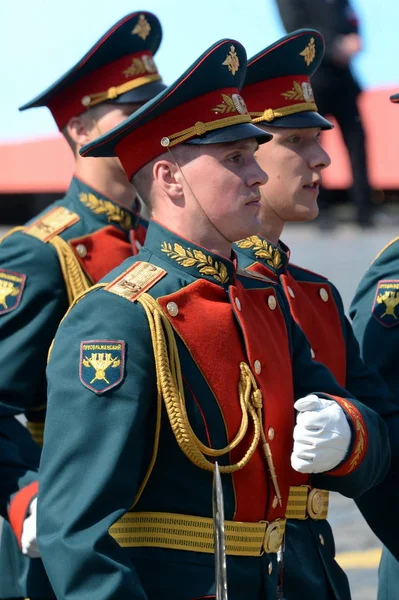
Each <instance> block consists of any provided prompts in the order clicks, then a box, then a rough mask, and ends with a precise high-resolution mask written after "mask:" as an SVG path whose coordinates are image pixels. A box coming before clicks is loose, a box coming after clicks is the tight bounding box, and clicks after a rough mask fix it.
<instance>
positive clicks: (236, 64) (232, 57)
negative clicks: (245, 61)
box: [222, 46, 240, 75]
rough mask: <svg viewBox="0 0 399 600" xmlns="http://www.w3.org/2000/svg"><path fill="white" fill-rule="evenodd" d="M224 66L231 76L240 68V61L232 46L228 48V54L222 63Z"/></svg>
mask: <svg viewBox="0 0 399 600" xmlns="http://www.w3.org/2000/svg"><path fill="white" fill-rule="evenodd" d="M222 65H225V66H226V67H227V68H228V69H229V71H230V72H231V74H232V75H235V74H236V73H237V71H238V69H239V68H240V60H239V58H238V56H237V52H236V49H235V47H234V46H230V52H229V53H228V55H227V56H226V60H225V61H224V62H223V63H222Z"/></svg>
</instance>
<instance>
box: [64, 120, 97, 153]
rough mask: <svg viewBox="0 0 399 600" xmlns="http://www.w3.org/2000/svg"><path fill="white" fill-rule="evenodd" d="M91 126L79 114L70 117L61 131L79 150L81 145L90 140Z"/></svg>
mask: <svg viewBox="0 0 399 600" xmlns="http://www.w3.org/2000/svg"><path fill="white" fill-rule="evenodd" d="M90 131H91V128H90V127H89V126H88V123H87V120H86V119H84V118H83V117H82V116H81V115H79V116H77V117H72V118H71V119H69V121H68V123H67V124H66V126H65V128H64V130H63V133H64V135H65V137H66V138H67V141H69V143H70V145H71V142H72V144H73V145H74V146H75V148H77V149H78V150H79V148H81V147H82V146H84V145H85V144H87V143H88V142H89V141H90V140H91V134H90Z"/></svg>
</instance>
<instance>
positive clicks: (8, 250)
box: [0, 177, 144, 598]
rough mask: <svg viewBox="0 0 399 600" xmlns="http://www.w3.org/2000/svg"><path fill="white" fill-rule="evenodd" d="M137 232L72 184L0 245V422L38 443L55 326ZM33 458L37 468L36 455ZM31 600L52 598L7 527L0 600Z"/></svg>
mask: <svg viewBox="0 0 399 600" xmlns="http://www.w3.org/2000/svg"><path fill="white" fill-rule="evenodd" d="M140 226H141V220H140V218H139V217H138V215H136V214H135V213H133V212H131V211H128V210H126V209H124V208H122V207H120V206H119V205H117V204H116V203H115V202H113V201H112V200H110V199H109V198H105V197H104V196H101V195H99V194H98V192H96V191H95V190H94V189H92V188H91V187H89V186H88V185H86V184H85V183H84V182H83V181H81V180H80V179H79V178H77V177H74V178H73V180H72V182H71V185H70V187H69V189H68V191H67V193H66V195H65V197H64V198H62V199H61V200H59V201H57V202H55V203H54V204H52V205H51V206H50V207H49V208H48V209H47V210H46V211H45V212H44V213H42V214H41V215H39V216H38V217H36V218H35V219H34V220H33V221H31V222H30V223H28V224H27V225H26V226H25V227H22V228H18V230H16V231H13V232H11V233H10V234H9V235H8V236H7V237H6V238H5V239H4V240H3V242H2V243H1V244H0V336H1V338H2V339H3V340H6V342H5V343H3V344H2V351H1V353H0V370H1V373H2V377H1V385H0V402H1V404H0V415H1V417H0V421H1V419H2V418H4V417H5V416H6V415H8V414H9V412H10V411H13V412H25V415H26V417H27V419H28V428H29V429H30V431H31V433H32V436H33V438H34V439H35V441H36V442H37V443H39V444H41V443H42V439H43V427H44V419H45V412H46V411H45V406H46V386H47V384H46V374H45V370H46V363H47V353H48V349H49V347H50V344H51V341H52V339H53V338H54V335H55V332H56V330H57V327H58V324H59V322H60V321H61V319H62V317H63V315H64V314H65V312H66V310H67V309H68V306H69V304H70V302H71V301H72V300H73V299H74V298H75V296H76V295H78V294H79V293H81V292H83V291H84V290H86V289H88V288H89V287H90V286H91V285H92V284H93V283H95V282H96V281H98V280H99V279H101V277H103V276H104V275H105V274H106V273H107V272H108V271H110V270H111V269H112V268H113V267H115V266H116V265H118V264H119V263H121V262H122V261H123V260H124V259H125V258H126V257H128V256H131V255H132V254H133V253H135V252H136V253H137V251H138V250H137V246H136V238H132V239H131V235H130V234H131V232H132V231H133V234H134V233H136V234H137V233H142V232H141V230H139V229H138V228H139V227H140ZM135 229H137V232H135V231H134V230H135ZM136 237H137V236H136ZM132 242H133V245H132ZM141 242H142V243H144V239H143V238H141ZM34 445H35V446H36V444H34ZM32 457H36V459H35V462H34V467H35V468H36V469H38V467H39V457H40V452H39V448H37V451H36V452H33V453H32ZM19 514H20V516H21V518H22V517H23V516H24V515H23V512H20V513H19ZM21 526H22V525H21V523H20V525H19V526H17V529H18V530H21ZM31 596H32V597H53V594H52V591H51V589H50V586H49V585H48V580H47V577H46V574H45V572H44V569H43V565H42V562H41V560H40V559H34V560H32V559H30V558H28V557H26V556H24V555H23V554H22V553H21V551H20V549H19V547H18V540H17V539H16V538H15V535H14V533H13V532H12V531H11V528H10V527H9V526H8V525H7V524H5V526H4V528H3V533H2V537H1V551H0V597H2V598H17V597H31Z"/></svg>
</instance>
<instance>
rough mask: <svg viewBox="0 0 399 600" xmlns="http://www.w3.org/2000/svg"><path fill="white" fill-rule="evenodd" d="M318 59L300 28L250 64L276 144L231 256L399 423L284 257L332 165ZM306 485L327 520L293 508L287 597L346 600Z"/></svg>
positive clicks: (346, 326) (248, 86)
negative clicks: (252, 224)
mask: <svg viewBox="0 0 399 600" xmlns="http://www.w3.org/2000/svg"><path fill="white" fill-rule="evenodd" d="M323 53H324V40H323V38H322V36H321V35H320V34H319V33H318V32H317V31H315V30H298V31H295V32H292V33H291V34H289V35H287V36H285V37H283V38H282V39H280V40H278V41H277V42H275V43H274V44H272V45H271V46H269V47H268V48H266V49H265V50H263V51H262V52H259V53H258V54H257V55H256V56H254V57H253V58H252V59H250V60H249V61H248V69H247V76H246V82H245V85H244V88H243V90H242V94H243V97H244V99H245V101H246V104H247V107H248V111H249V113H250V114H251V115H252V117H253V121H254V122H255V123H256V124H258V125H259V126H261V127H262V129H265V130H266V131H268V132H269V133H272V134H273V139H272V141H271V142H270V144H268V145H267V146H264V147H261V148H260V149H259V151H258V160H259V163H260V165H261V166H262V167H263V168H264V170H265V171H266V172H267V173H268V175H269V180H268V182H267V183H266V185H264V186H263V187H262V188H261V192H262V202H261V204H262V205H261V211H260V221H261V227H260V229H259V234H258V235H253V236H250V237H248V238H246V239H243V240H241V241H239V242H238V243H237V244H235V251H236V253H237V256H238V263H239V265H240V266H241V267H243V268H246V269H249V270H250V271H251V272H256V273H259V274H262V275H264V276H267V277H271V278H272V279H273V280H275V281H279V282H280V284H281V286H282V288H283V290H284V293H285V296H286V299H287V301H288V304H289V306H290V311H291V314H292V316H293V318H294V319H295V321H296V322H297V323H298V325H299V326H300V327H301V328H302V330H303V331H304V333H305V335H306V337H307V339H308V340H309V342H310V345H311V354H312V357H313V358H315V360H318V361H320V362H322V363H324V364H325V365H327V366H328V368H329V369H330V371H331V372H332V373H333V374H334V375H335V377H336V379H337V381H338V382H339V383H340V384H341V385H342V386H344V387H346V388H347V389H348V390H349V391H350V392H351V393H352V394H353V395H354V396H355V397H357V398H358V399H359V400H361V401H362V402H363V403H364V404H366V405H367V406H370V407H371V408H374V409H377V408H378V409H379V410H380V411H381V413H382V414H383V415H384V416H386V417H387V418H389V420H390V423H391V424H392V422H395V423H398V422H399V407H396V405H395V402H394V399H393V397H391V395H390V393H389V390H388V389H387V387H386V385H385V383H384V381H383V380H382V378H381V377H379V376H378V375H377V373H375V371H373V370H372V369H370V368H368V367H366V366H365V364H364V363H363V362H362V360H361V358H360V353H359V347H358V344H357V342H356V340H355V337H354V334H353V331H352V329H351V326H350V323H349V322H348V319H347V318H346V317H345V312H344V307H343V303H342V299H341V297H340V295H339V292H338V290H337V289H336V288H335V286H334V285H333V284H332V283H331V282H330V281H328V279H326V278H325V277H323V276H322V275H318V274H316V273H312V272H310V271H308V270H305V269H303V268H301V267H299V266H297V265H293V264H292V263H291V262H290V250H289V249H288V248H287V246H286V245H285V244H284V243H283V242H281V241H280V237H281V234H282V232H283V229H284V225H285V224H286V223H287V222H294V221H308V220H312V219H314V218H315V217H316V216H317V214H318V206H317V198H318V191H319V186H320V183H321V178H322V171H323V169H324V168H325V167H327V166H328V165H329V164H330V159H329V156H328V155H327V153H326V152H325V150H324V149H323V148H322V147H321V145H320V132H321V130H323V129H330V128H331V127H332V125H331V124H330V123H329V122H328V121H327V120H326V119H324V118H323V117H322V116H321V115H320V114H319V113H318V112H317V107H316V105H315V103H314V100H313V95H312V87H311V83H310V80H309V78H310V76H311V75H313V73H314V72H315V71H316V70H317V68H318V65H319V64H320V62H321V60H322V58H323ZM282 65H284V66H285V70H284V67H283V66H282ZM312 479H313V478H312V477H310V476H309V475H304V474H301V473H296V474H294V476H293V478H292V482H291V485H292V487H291V489H290V493H291V497H292V498H293V499H294V498H295V497H296V495H297V494H299V493H300V491H301V490H302V493H305V494H306V493H307V494H308V496H309V498H310V499H312V498H315V497H316V498H317V495H318V494H320V499H321V498H322V497H323V499H324V504H325V506H324V511H323V512H322V511H315V510H314V509H312V503H311V502H309V503H308V510H307V511H304V512H303V513H302V514H301V515H300V514H298V513H296V512H295V511H294V510H291V508H290V503H289V506H288V510H287V514H286V516H287V519H288V521H287V530H286V546H285V559H284V597H285V598H287V600H292V599H298V600H301V599H302V598H303V597H304V594H303V590H304V589H306V599H307V600H322V599H326V600H327V599H333V598H334V599H336V600H349V599H350V590H349V584H348V581H347V578H346V575H345V573H344V572H343V571H342V569H341V568H340V566H339V565H338V564H337V563H336V561H335V559H334V552H335V551H334V539H333V535H332V531H331V528H330V525H329V524H328V522H327V521H326V518H327V507H328V492H325V491H321V490H320V491H317V490H315V489H313V488H312V484H313V481H312ZM321 541H322V543H321Z"/></svg>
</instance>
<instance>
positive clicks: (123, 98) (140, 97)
mask: <svg viewBox="0 0 399 600" xmlns="http://www.w3.org/2000/svg"><path fill="white" fill-rule="evenodd" d="M166 87H167V86H166V85H165V84H164V83H162V81H152V82H151V83H146V84H145V85H141V86H140V87H138V88H136V89H134V90H130V91H129V92H126V93H125V94H121V95H120V96H118V97H117V98H115V99H114V100H111V101H110V102H112V103H114V104H129V103H137V102H143V103H144V102H148V100H152V99H153V98H155V96H158V94H160V93H161V92H163V91H164V90H166Z"/></svg>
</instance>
